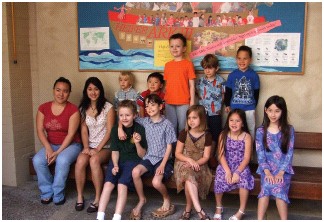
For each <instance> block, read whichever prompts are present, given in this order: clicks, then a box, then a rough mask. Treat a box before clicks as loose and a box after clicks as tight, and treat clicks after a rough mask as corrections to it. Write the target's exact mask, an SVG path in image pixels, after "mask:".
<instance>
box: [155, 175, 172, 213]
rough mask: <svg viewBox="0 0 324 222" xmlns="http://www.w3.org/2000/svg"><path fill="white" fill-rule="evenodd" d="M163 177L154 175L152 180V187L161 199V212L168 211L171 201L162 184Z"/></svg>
mask: <svg viewBox="0 0 324 222" xmlns="http://www.w3.org/2000/svg"><path fill="white" fill-rule="evenodd" d="M162 179H163V175H155V176H154V177H153V180H152V184H153V187H154V188H155V189H157V190H158V191H159V192H160V194H161V195H162V197H163V205H162V207H161V208H162V209H161V208H160V209H161V210H169V209H170V206H171V199H170V196H169V193H168V190H167V188H166V186H165V185H164V183H162Z"/></svg>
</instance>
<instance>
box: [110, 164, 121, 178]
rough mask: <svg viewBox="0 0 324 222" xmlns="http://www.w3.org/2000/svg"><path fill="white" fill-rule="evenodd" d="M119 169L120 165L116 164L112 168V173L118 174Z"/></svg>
mask: <svg viewBox="0 0 324 222" xmlns="http://www.w3.org/2000/svg"><path fill="white" fill-rule="evenodd" d="M118 171H119V167H118V166H114V168H112V170H111V173H112V174H113V175H114V176H116V174H117V173H118Z"/></svg>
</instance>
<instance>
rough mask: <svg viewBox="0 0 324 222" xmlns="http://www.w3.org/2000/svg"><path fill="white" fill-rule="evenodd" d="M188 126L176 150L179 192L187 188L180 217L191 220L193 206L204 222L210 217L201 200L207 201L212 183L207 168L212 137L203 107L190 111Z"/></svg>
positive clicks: (175, 172)
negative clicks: (208, 130)
mask: <svg viewBox="0 0 324 222" xmlns="http://www.w3.org/2000/svg"><path fill="white" fill-rule="evenodd" d="M186 116H187V123H186V127H185V129H184V130H182V131H181V132H180V134H179V138H178V142H177V147H176V151H175V157H176V161H175V164H174V176H175V178H176V184H177V191H178V192H180V191H181V190H183V189H185V194H186V208H185V210H184V212H183V214H182V216H181V217H180V218H179V219H180V220H189V218H190V216H191V209H192V207H194V208H195V210H196V211H197V213H198V216H199V217H200V219H202V220H209V219H210V218H209V217H208V215H207V214H206V213H205V212H204V210H203V209H202V207H201V205H200V202H199V197H200V198H201V199H206V196H207V194H208V192H209V188H210V185H211V182H212V174H211V172H210V169H209V167H208V160H209V158H210V152H211V145H212V136H211V134H210V133H209V132H207V131H206V130H207V117H206V112H205V108H204V106H202V105H193V106H191V107H190V108H189V109H188V111H187V115H186Z"/></svg>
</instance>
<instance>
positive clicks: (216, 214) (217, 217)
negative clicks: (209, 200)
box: [213, 206, 223, 220]
mask: <svg viewBox="0 0 324 222" xmlns="http://www.w3.org/2000/svg"><path fill="white" fill-rule="evenodd" d="M216 209H221V213H220V214H218V213H215V214H214V217H213V219H214V220H221V219H222V213H223V207H217V206H216Z"/></svg>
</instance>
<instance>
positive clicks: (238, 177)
mask: <svg viewBox="0 0 324 222" xmlns="http://www.w3.org/2000/svg"><path fill="white" fill-rule="evenodd" d="M251 152H252V139H251V135H250V134H249V130H248V128H247V123H246V116H245V112H244V111H243V110H240V109H233V110H231V112H230V113H229V114H228V117H227V120H226V124H225V126H224V130H223V131H222V133H221V134H220V136H219V142H218V159H219V163H220V164H219V165H218V167H217V169H216V175H215V185H214V192H215V198H216V212H215V214H214V219H215V220H221V219H222V212H223V205H222V197H223V193H224V192H229V191H231V190H235V189H239V195H240V208H239V210H238V211H237V212H236V213H235V214H234V215H233V216H231V217H230V218H229V219H230V220H240V219H241V218H242V216H243V214H244V211H245V208H246V204H247V200H248V197H249V190H252V189H253V188H254V178H253V176H252V175H251V171H250V168H249V162H250V157H251Z"/></svg>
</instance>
